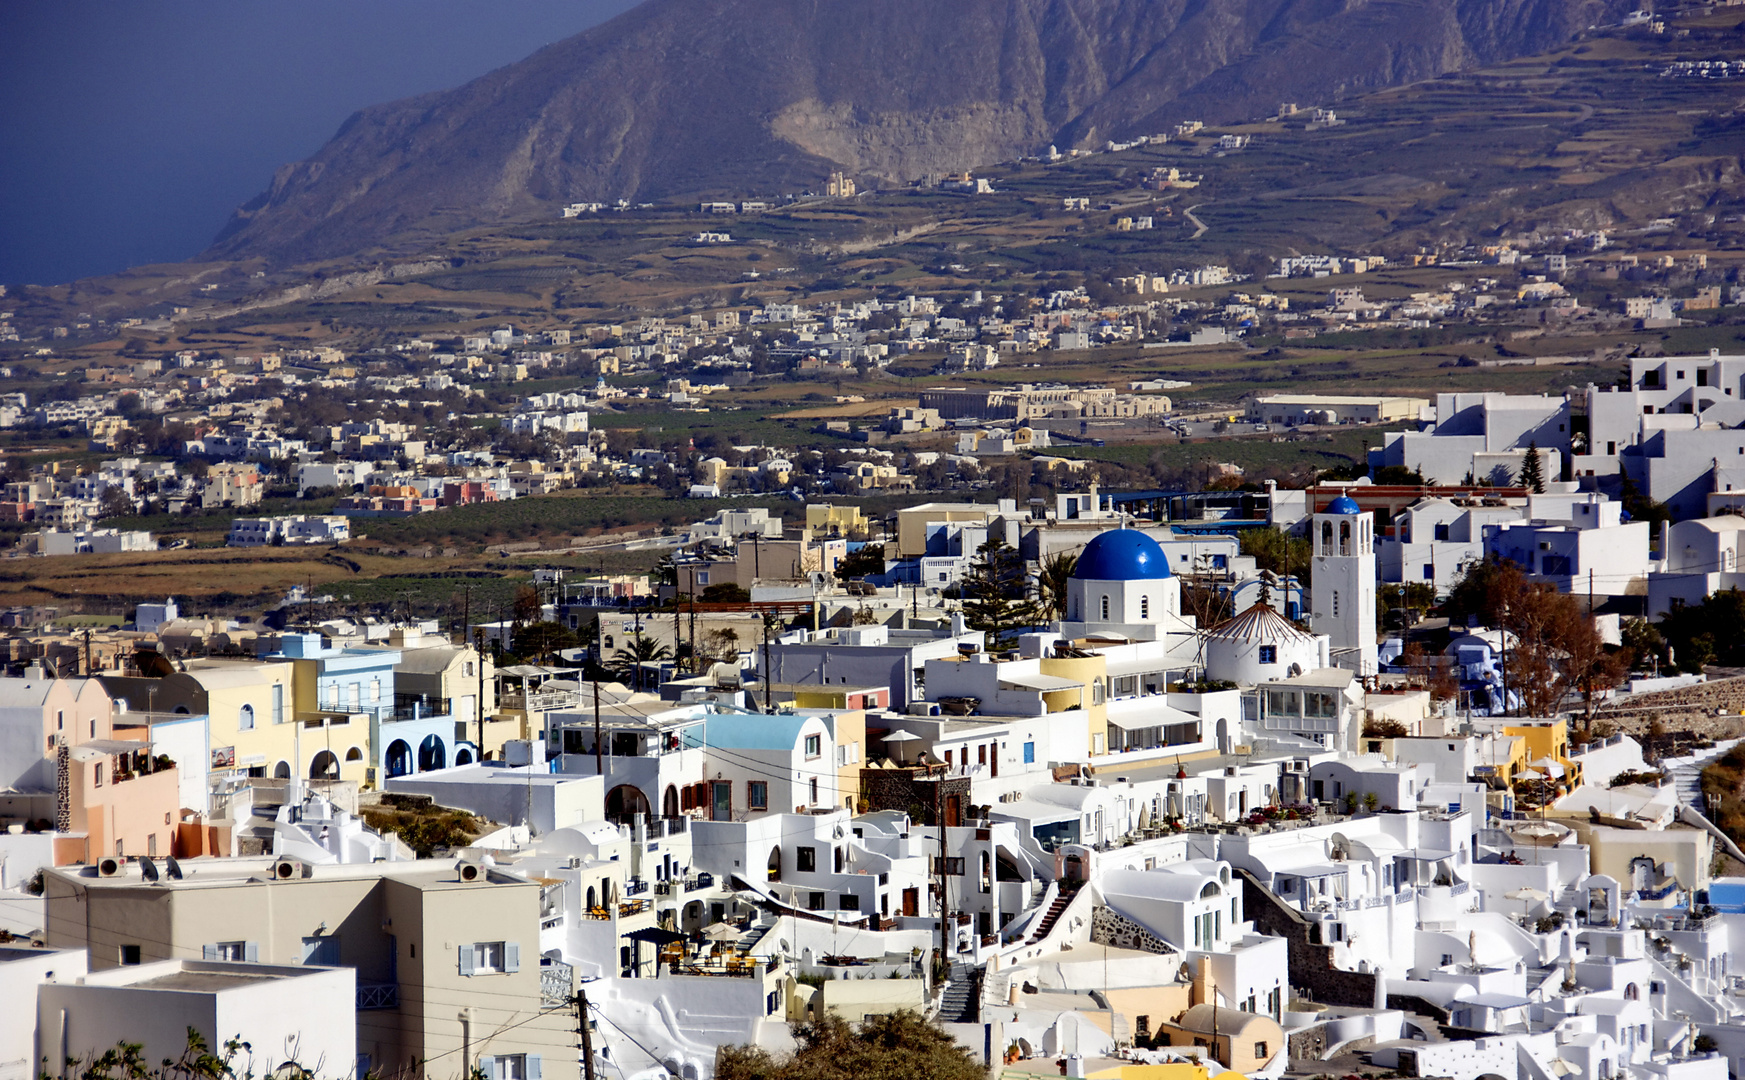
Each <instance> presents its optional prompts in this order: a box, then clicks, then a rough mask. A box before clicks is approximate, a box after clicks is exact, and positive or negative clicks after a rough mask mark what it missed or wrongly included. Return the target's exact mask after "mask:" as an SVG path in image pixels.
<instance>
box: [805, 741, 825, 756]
mask: <svg viewBox="0 0 1745 1080" xmlns="http://www.w3.org/2000/svg"><path fill="white" fill-rule="evenodd" d="M823 756H824V736H822V735H808V736H806V760H808V761H810V760H811V759H813V758H816V757H823Z"/></svg>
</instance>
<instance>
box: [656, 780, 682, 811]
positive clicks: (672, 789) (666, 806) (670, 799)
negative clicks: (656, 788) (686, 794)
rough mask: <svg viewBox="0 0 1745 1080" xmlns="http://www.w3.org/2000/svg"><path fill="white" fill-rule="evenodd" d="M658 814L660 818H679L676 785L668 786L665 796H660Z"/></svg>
mask: <svg viewBox="0 0 1745 1080" xmlns="http://www.w3.org/2000/svg"><path fill="white" fill-rule="evenodd" d="M660 812H661V816H662V817H670V818H675V817H678V816H679V789H678V787H677V785H674V784H668V785H667V786H666V794H665V795H663V796H661V800H660Z"/></svg>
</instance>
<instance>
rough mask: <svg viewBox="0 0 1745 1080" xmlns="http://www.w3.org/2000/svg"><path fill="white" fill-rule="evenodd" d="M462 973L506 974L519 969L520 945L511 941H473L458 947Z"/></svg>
mask: <svg viewBox="0 0 1745 1080" xmlns="http://www.w3.org/2000/svg"><path fill="white" fill-rule="evenodd" d="M459 952H460V973H461V974H462V975H494V974H499V973H502V974H508V973H511V972H516V971H520V970H521V946H520V944H518V943H517V942H513V941H475V942H472V943H471V944H463V945H462V946H461V947H460V950H459Z"/></svg>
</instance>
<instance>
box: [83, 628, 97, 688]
mask: <svg viewBox="0 0 1745 1080" xmlns="http://www.w3.org/2000/svg"><path fill="white" fill-rule="evenodd" d="M96 673H97V672H96V670H95V669H94V668H92V667H91V631H89V630H86V631H85V678H87V679H88V678H90V677H91V676H93V675H95V674H96Z"/></svg>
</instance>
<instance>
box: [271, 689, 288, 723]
mask: <svg viewBox="0 0 1745 1080" xmlns="http://www.w3.org/2000/svg"><path fill="white" fill-rule="evenodd" d="M284 722H285V684H284V683H274V684H273V723H275V724H282V723H284Z"/></svg>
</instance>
